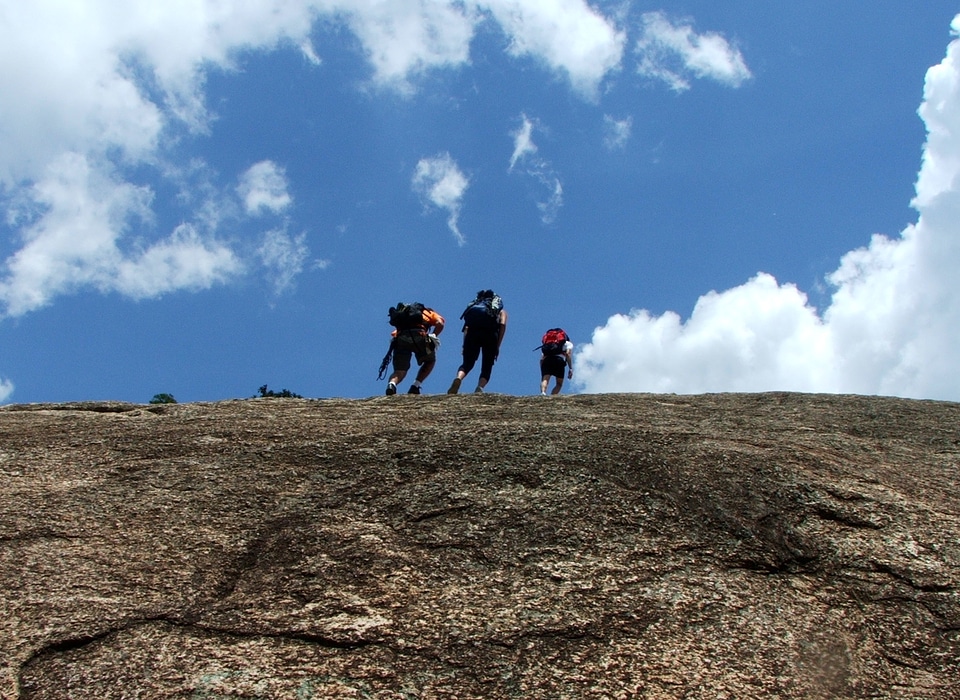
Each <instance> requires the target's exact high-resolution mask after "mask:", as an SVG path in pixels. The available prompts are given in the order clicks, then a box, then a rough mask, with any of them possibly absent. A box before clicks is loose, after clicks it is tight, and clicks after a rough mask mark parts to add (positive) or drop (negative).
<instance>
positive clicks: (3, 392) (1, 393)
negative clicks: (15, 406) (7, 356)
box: [0, 379, 13, 403]
mask: <svg viewBox="0 0 960 700" xmlns="http://www.w3.org/2000/svg"><path fill="white" fill-rule="evenodd" d="M11 396H13V384H12V383H11V382H9V381H7V380H6V379H0V403H3V402H4V401H6V400H7V399H9V398H10V397H11Z"/></svg>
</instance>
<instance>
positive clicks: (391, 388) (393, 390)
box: [387, 382, 397, 396]
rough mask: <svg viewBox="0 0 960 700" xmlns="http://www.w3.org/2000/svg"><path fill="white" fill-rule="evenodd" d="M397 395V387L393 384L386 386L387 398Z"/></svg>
mask: <svg viewBox="0 0 960 700" xmlns="http://www.w3.org/2000/svg"><path fill="white" fill-rule="evenodd" d="M396 393H397V385H396V384H394V383H393V382H390V383H389V384H387V396H393V395H394V394H396Z"/></svg>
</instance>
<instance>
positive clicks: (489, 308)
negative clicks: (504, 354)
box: [447, 289, 507, 394]
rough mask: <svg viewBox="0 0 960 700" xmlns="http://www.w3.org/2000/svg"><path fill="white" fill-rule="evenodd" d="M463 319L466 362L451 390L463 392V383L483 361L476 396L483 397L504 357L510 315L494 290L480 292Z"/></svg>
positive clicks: (465, 310) (449, 390) (450, 391)
mask: <svg viewBox="0 0 960 700" xmlns="http://www.w3.org/2000/svg"><path fill="white" fill-rule="evenodd" d="M460 318H461V320H463V363H462V364H461V365H460V368H459V369H458V370H457V376H455V377H454V378H453V383H451V384H450V388H449V389H447V393H448V394H456V393H457V392H458V391H460V383H461V382H462V381H463V380H464V378H465V377H466V376H467V375H468V374H469V373H470V370H472V369H473V367H474V365H476V363H477V360H478V359H479V358H480V357H481V355H482V356H483V359H482V360H481V361H480V378H479V379H478V380H477V388H476V389H474V393H477V394H482V393H483V388H484V387H485V386H486V385H487V382H489V381H490V374H491V373H492V371H493V363H494V362H496V361H497V357H498V356H499V355H500V343H502V342H503V336H504V334H505V333H506V332H507V312H506V311H504V309H503V300H502V299H501V298H500V297H499V296H497V295H496V294H494V293H493V290H492V289H483V290H480V291H479V292H477V297H476V299H474V300H473V301H471V302H470V304H469V305H468V306H467V308H466V309H464V311H463V313H462V314H460Z"/></svg>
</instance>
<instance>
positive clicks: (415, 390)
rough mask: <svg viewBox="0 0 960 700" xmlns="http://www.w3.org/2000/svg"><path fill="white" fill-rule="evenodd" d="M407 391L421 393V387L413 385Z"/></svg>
mask: <svg viewBox="0 0 960 700" xmlns="http://www.w3.org/2000/svg"><path fill="white" fill-rule="evenodd" d="M407 393H408V394H419V393H420V387H418V386H413V385H411V386H410V388H409V389H407Z"/></svg>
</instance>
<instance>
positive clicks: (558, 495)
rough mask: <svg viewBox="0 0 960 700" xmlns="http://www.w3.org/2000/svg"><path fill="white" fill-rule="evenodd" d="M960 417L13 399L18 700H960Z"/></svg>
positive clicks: (933, 412) (912, 409)
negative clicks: (30, 401)
mask: <svg viewBox="0 0 960 700" xmlns="http://www.w3.org/2000/svg"><path fill="white" fill-rule="evenodd" d="M958 484H960V405H958V404H952V403H938V402H921V401H906V400H897V399H887V398H864V397H844V396H811V395H799V394H781V393H777V394H759V395H706V396H650V395H624V396H612V395H606V396H566V397H557V398H548V399H542V398H540V397H523V398H519V397H506V396H491V395H486V396H475V395H467V396H446V395H444V396H420V397H415V396H396V397H389V398H387V397H382V398H375V399H369V400H360V401H347V400H321V401H310V400H297V399H257V400H246V401H229V402H220V403H208V404H181V405H169V406H138V405H129V404H109V403H89V404H69V405H66V404H64V405H29V406H6V407H3V408H0V697H2V698H4V700H12V699H14V698H16V699H24V700H25V699H28V698H29V699H31V700H36V699H40V698H51V699H52V698H56V699H58V700H60V699H63V698H97V699H107V698H240V697H243V698H290V699H292V700H294V699H295V700H302V699H305V698H397V699H399V698H423V699H427V698H458V699H460V700H465V699H467V698H636V697H645V698H710V699H714V698H738V699H742V698H771V697H777V698H867V697H869V698H938V699H942V698H960V671H958V669H960V495H958Z"/></svg>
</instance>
